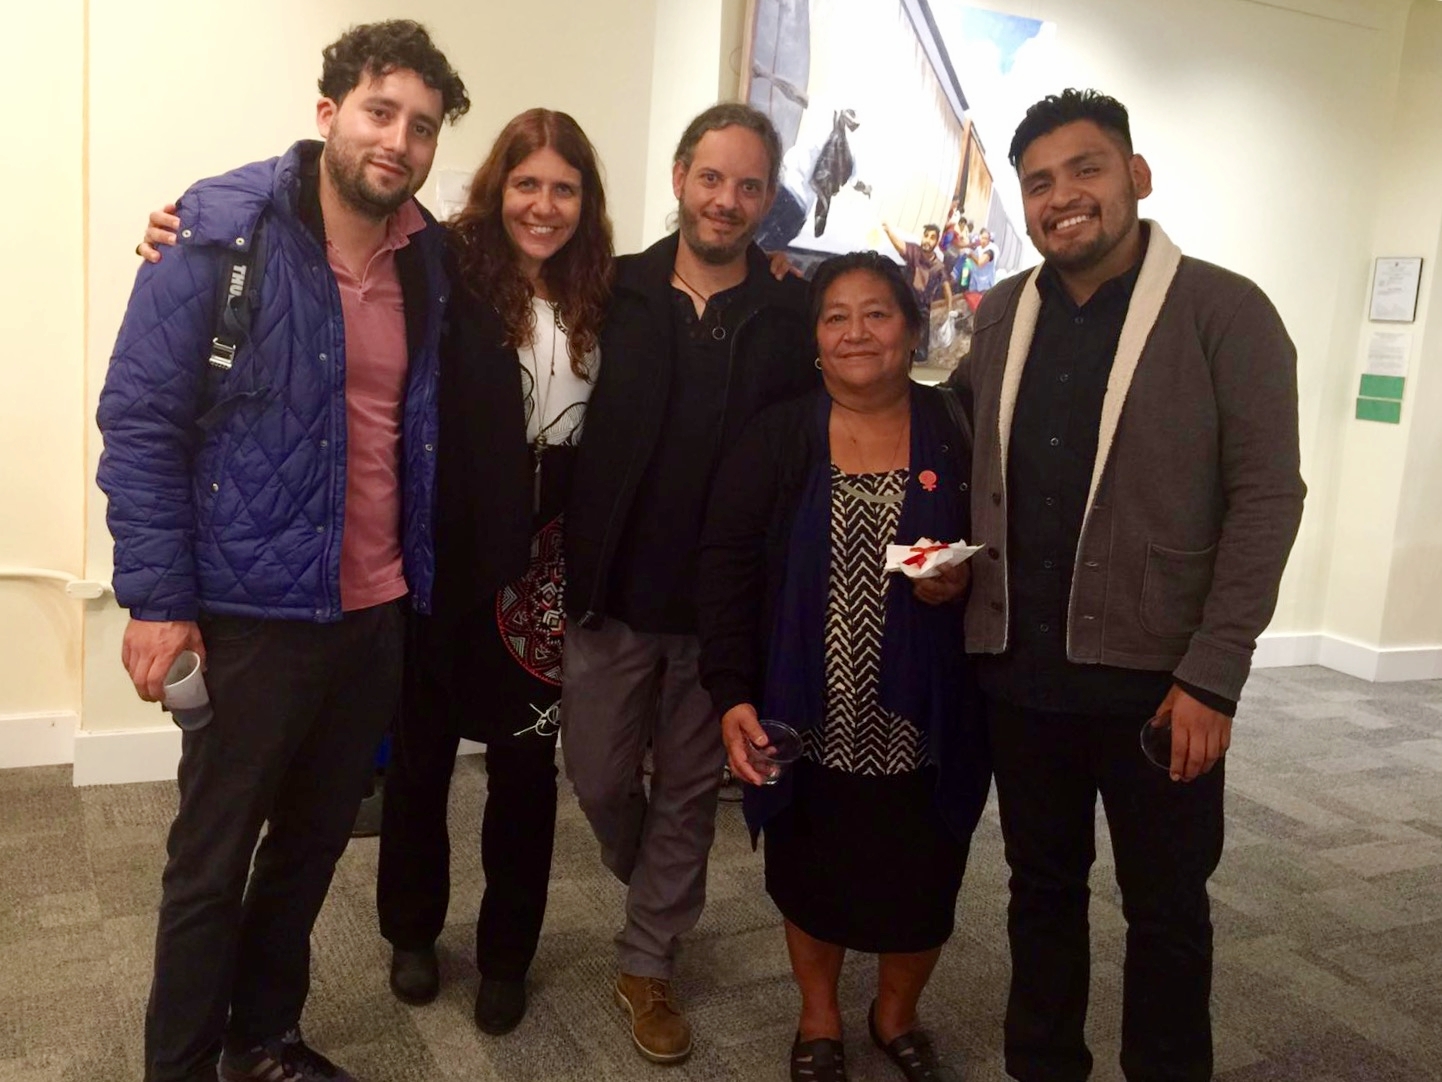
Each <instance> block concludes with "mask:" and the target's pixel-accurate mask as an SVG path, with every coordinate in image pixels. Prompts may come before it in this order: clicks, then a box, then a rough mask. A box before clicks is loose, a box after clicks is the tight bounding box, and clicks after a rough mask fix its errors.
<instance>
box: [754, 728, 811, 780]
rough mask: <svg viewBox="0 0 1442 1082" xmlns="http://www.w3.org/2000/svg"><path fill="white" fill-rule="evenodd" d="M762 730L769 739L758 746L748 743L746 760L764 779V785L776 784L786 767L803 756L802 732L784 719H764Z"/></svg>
mask: <svg viewBox="0 0 1442 1082" xmlns="http://www.w3.org/2000/svg"><path fill="white" fill-rule="evenodd" d="M761 731H762V732H764V733H765V734H766V739H767V741H768V743H767V744H765V745H764V746H757V745H756V744H752V743H750V742H749V741H748V742H747V744H746V761H747V762H748V763H750V764H751V768H752V769H753V770H755V771H756V773H758V774H760V775H761V777H762V778H763V779H764V780H763V781H762V784H763V785H775V784H776V783H777V782H778V781H780V780H781V775H782V774H784V773H786V768H787V767H788V766H790V765H791V764H792V763H794V762H796V760H797V759H799V758H801V734H800V733H798V732H797V731H796V730H795V729H793V728H792V727H791V726H789V725H787V724H786V723H785V722H784V721H763V722H761Z"/></svg>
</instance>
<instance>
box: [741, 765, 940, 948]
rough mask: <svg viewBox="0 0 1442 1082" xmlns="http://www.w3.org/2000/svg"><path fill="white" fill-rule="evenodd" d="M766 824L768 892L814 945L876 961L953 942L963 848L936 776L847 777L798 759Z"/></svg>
mask: <svg viewBox="0 0 1442 1082" xmlns="http://www.w3.org/2000/svg"><path fill="white" fill-rule="evenodd" d="M792 769H793V770H794V771H795V779H794V793H793V797H792V800H791V804H790V805H789V806H788V807H787V808H786V809H785V810H784V811H782V812H781V813H780V814H778V815H777V816H776V817H775V818H774V819H772V820H771V821H770V822H768V823H767V824H766V827H765V831H764V834H765V841H766V891H767V893H768V894H770V895H771V899H772V901H774V902H775V903H776V907H777V908H778V909H779V910H781V915H782V916H784V917H785V918H786V919H787V920H789V921H790V922H791V923H792V924H794V925H796V926H797V927H798V928H800V929H801V930H802V931H803V932H805V933H806V934H807V935H809V936H811V937H812V938H813V939H819V940H821V941H823V942H825V943H834V944H836V945H837V946H841V947H846V948H848V949H849V950H858V951H867V952H870V953H873V954H892V953H898V954H904V953H911V952H915V951H924V950H931V949H933V948H935V947H939V946H941V945H942V944H943V943H945V942H946V941H947V939H949V938H950V937H951V932H952V927H953V925H954V921H955V911H956V896H957V893H958V892H959V891H960V890H961V878H962V873H963V872H964V871H965V870H966V857H967V851H968V847H969V840H968V841H959V840H958V839H957V838H956V836H955V835H953V834H952V833H951V831H950V830H948V829H947V827H946V824H945V823H944V822H943V821H942V818H941V815H940V813H939V812H938V811H937V810H936V802H935V798H934V795H933V794H934V790H935V788H936V769H935V767H923V768H922V769H920V770H914V771H908V772H906V773H903V774H872V775H867V774H853V773H850V772H848V771H845V770H834V769H830V768H827V767H824V766H820V765H818V764H816V763H814V762H812V761H810V760H808V759H804V758H803V759H801V760H800V761H799V762H797V763H796V765H795V766H794V767H793V768H792Z"/></svg>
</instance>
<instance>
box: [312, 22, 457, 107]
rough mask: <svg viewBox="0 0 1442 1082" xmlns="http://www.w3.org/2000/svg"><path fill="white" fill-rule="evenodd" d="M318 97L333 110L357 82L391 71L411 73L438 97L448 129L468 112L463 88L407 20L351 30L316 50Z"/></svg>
mask: <svg viewBox="0 0 1442 1082" xmlns="http://www.w3.org/2000/svg"><path fill="white" fill-rule="evenodd" d="M321 57H322V58H323V61H324V62H323V63H322V65H321V71H320V79H319V80H318V83H317V85H318V86H319V87H320V93H321V96H322V97H325V98H329V99H330V100H331V101H333V102H335V103H336V104H337V105H339V104H340V103H341V100H342V99H343V98H344V97H345V96H346V95H347V94H349V93H350V92H351V91H352V90H354V89H355V88H356V87H358V86H360V83H361V79H362V78H367V77H368V78H371V79H380V78H383V77H384V76H387V75H389V74H390V73H391V72H393V71H413V72H415V73H416V74H417V75H419V76H420V77H421V80H422V81H423V82H424V83H425V84H426V86H428V87H430V88H431V89H432V90H439V91H440V92H441V112H442V113H443V114H444V115H445V117H446V119H447V120H449V121H450V122H451V123H452V124H454V123H455V122H456V121H457V120H459V119H460V118H461V117H463V116H465V115H466V111H467V110H469V109H470V107H471V99H470V98H469V97H468V96H467V95H466V84H465V83H463V82H461V77H460V76H459V75H458V74H456V69H455V68H453V67H451V62H450V61H449V60H447V59H446V54H445V53H443V52H441V51H440V50H439V49H437V48H436V46H435V43H434V42H432V41H431V35H430V34H429V33H428V32H427V30H426V28H425V27H424V26H422V25H421V24H420V23H418V22H416V21H414V20H413V19H390V20H388V21H386V22H380V23H365V24H363V25H361V26H352V27H351V28H350V29H349V30H347V31H346V32H345V33H344V34H342V35H341V36H340V37H338V38H336V40H335V41H333V42H331V43H330V44H329V45H327V46H326V47H325V48H324V49H323V50H321Z"/></svg>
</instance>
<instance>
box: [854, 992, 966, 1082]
mask: <svg viewBox="0 0 1442 1082" xmlns="http://www.w3.org/2000/svg"><path fill="white" fill-rule="evenodd" d="M866 1028H867V1029H869V1030H871V1040H872V1041H873V1042H874V1043H875V1045H876V1047H877V1048H879V1049H881V1050H882V1051H883V1052H885V1053H886V1058H887V1059H889V1060H891V1062H892V1063H894V1064H896V1066H897V1067H898V1068H900V1070H901V1073H902V1074H904V1075H905V1076H906V1078H907V1082H961V1072H960V1071H958V1070H957V1069H956V1068H954V1067H948V1066H947V1065H946V1064H944V1063H942V1062H941V1059H940V1057H939V1056H937V1054H936V1049H935V1048H933V1047H932V1046H931V1038H930V1037H929V1036H927V1033H926V1030H924V1029H922V1028H920V1027H919V1026H918V1027H917V1028H916V1029H914V1030H912V1031H911V1032H910V1033H903V1034H902V1035H901V1036H900V1037H897V1038H896V1039H895V1040H892V1041H883V1040H882V1039H881V1034H879V1033H877V1032H876V1001H875V1000H872V1001H871V1009H870V1010H869V1011H867V1012H866Z"/></svg>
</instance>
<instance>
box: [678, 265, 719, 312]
mask: <svg viewBox="0 0 1442 1082" xmlns="http://www.w3.org/2000/svg"><path fill="white" fill-rule="evenodd" d="M671 273H672V275H674V276H675V278H676V281H678V282H680V283H681V287H682V288H683V289H685V290H686V292H687V293H689V294H691V296H693V297H695V298H696V299H697V300H698V301H700V302H701V310H702V311H705V310H706V304H707V302H709V301H710V300H711V294H710V293H702V292H701V291H700V290H699V289H697V288H696V287H695V286H693V285H692V284H691V283H690V282H688V281H686V279H684V278H682V277H681V272H680V271H678V270H677V269H676V268H675V267H672V268H671Z"/></svg>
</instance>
